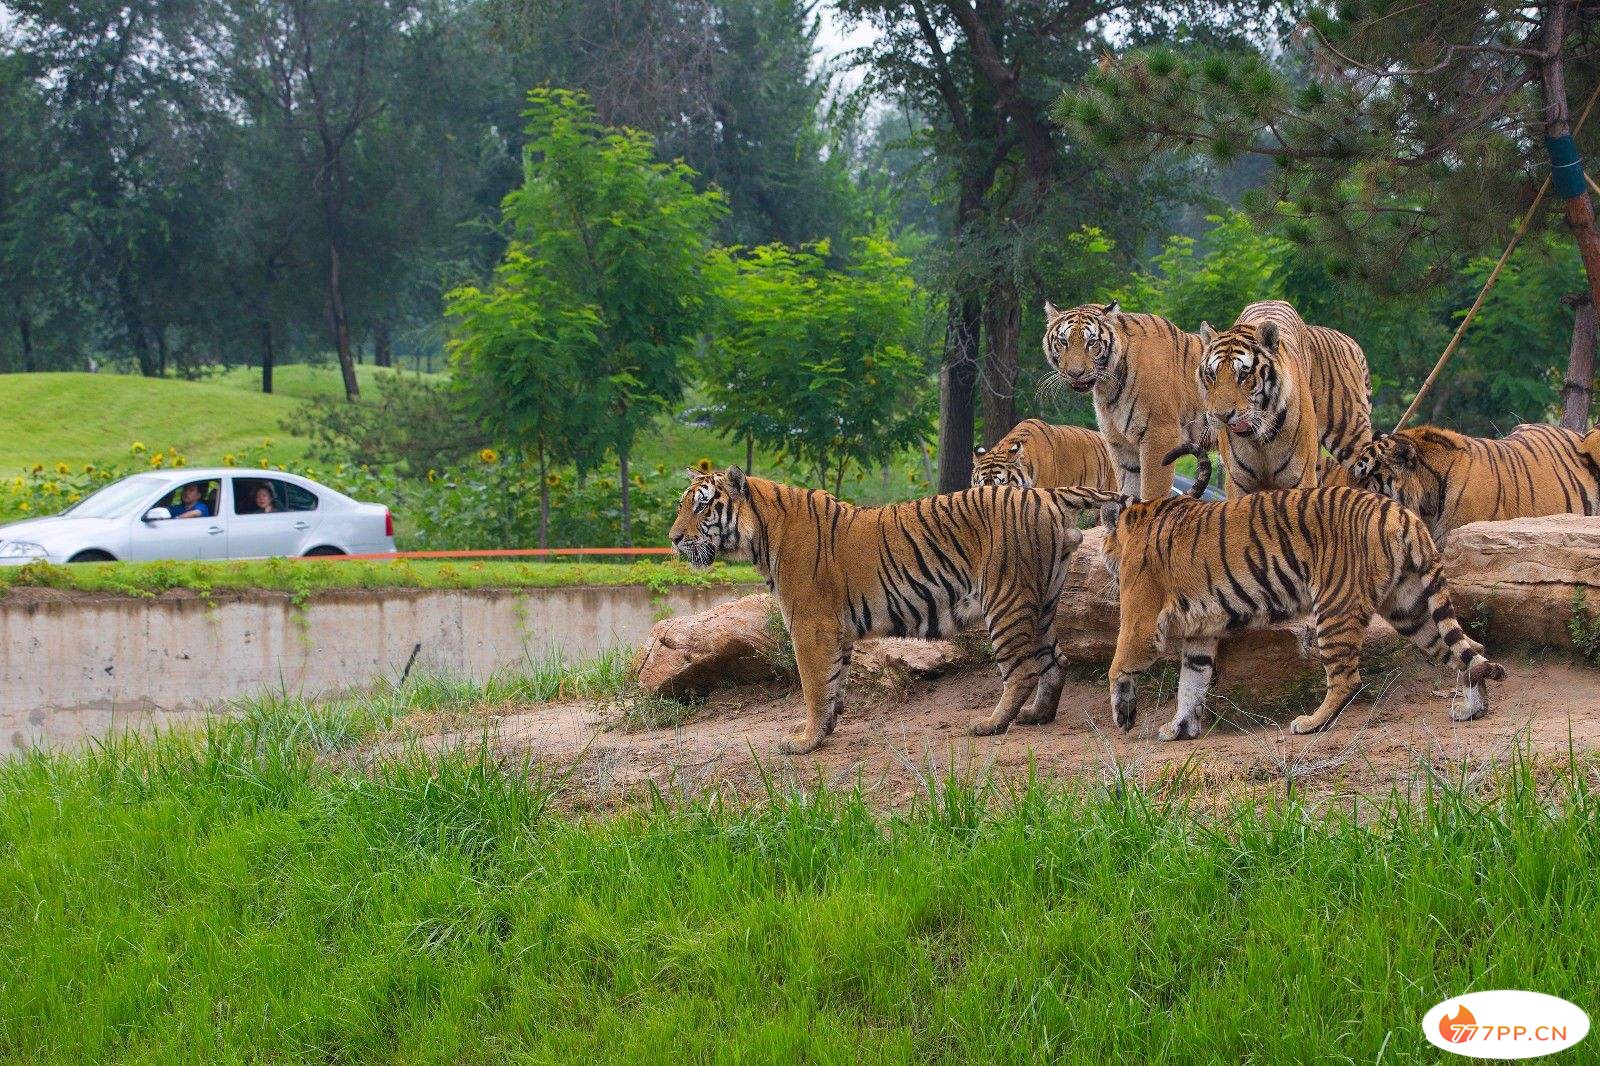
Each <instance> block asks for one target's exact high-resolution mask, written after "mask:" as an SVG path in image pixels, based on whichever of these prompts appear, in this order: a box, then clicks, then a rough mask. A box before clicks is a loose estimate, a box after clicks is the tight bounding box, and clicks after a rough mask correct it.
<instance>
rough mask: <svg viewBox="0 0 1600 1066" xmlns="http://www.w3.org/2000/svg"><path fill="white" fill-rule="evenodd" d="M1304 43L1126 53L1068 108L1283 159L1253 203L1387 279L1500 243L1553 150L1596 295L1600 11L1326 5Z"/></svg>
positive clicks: (1091, 120)
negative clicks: (1581, 124) (1593, 113)
mask: <svg viewBox="0 0 1600 1066" xmlns="http://www.w3.org/2000/svg"><path fill="white" fill-rule="evenodd" d="M1301 39H1302V40H1303V41H1304V45H1303V47H1302V48H1300V49H1298V50H1296V51H1295V52H1293V53H1292V56H1291V62H1288V63H1281V62H1278V61H1277V60H1276V58H1275V57H1271V56H1268V55H1264V54H1262V53H1260V52H1256V51H1249V50H1242V49H1239V50H1234V51H1232V52H1214V53H1211V54H1183V53H1178V52H1175V51H1173V50H1170V49H1166V48H1155V49H1150V50H1134V51H1130V52H1127V53H1125V54H1124V55H1123V56H1122V57H1121V58H1120V59H1117V60H1115V61H1111V62H1108V63H1107V64H1106V65H1105V66H1104V68H1103V69H1102V70H1100V71H1099V72H1098V73H1096V74H1095V75H1093V76H1092V77H1091V78H1089V79H1088V80H1087V82H1086V83H1085V85H1084V86H1083V87H1082V88H1081V89H1079V90H1077V91H1074V92H1071V93H1068V94H1067V95H1066V96H1064V97H1063V98H1062V100H1061V101H1060V104H1059V106H1058V109H1057V114H1058V116H1059V117H1061V118H1062V119H1063V120H1065V121H1068V122H1070V123H1072V124H1073V125H1074V127H1075V128H1076V129H1078V130H1080V131H1081V132H1082V133H1083V134H1084V135H1086V136H1087V137H1089V138H1091V139H1092V140H1093V141H1094V142H1095V143H1097V144H1099V145H1101V146H1102V147H1103V148H1107V149H1111V150H1114V151H1117V152H1120V153H1123V154H1125V155H1129V156H1134V157H1138V156H1142V155H1143V154H1144V153H1146V152H1148V151H1149V150H1151V149H1169V148H1171V149H1177V150H1180V151H1196V150H1201V149H1204V150H1207V151H1209V152H1210V153H1211V154H1212V155H1213V156H1214V157H1216V158H1219V159H1231V158H1234V157H1237V156H1240V155H1243V154H1257V155H1261V156H1264V157H1266V158H1269V159H1271V160H1272V161H1273V162H1274V163H1275V164H1277V171H1278V176H1277V179H1276V180H1275V182H1274V183H1273V185H1272V187H1271V189H1270V191H1269V193H1268V194H1267V195H1266V196H1263V197H1261V198H1260V199H1259V201H1258V203H1257V204H1256V207H1257V210H1258V213H1259V214H1260V215H1261V216H1263V217H1270V218H1271V219H1272V220H1274V221H1275V222H1277V223H1278V224H1279V225H1281V226H1282V228H1283V232H1284V233H1285V234H1286V235H1287V236H1289V237H1290V238H1291V239H1293V240H1295V241H1296V242H1297V243H1300V244H1303V245H1306V246H1309V247H1313V248H1316V249H1318V250H1319V251H1320V252H1321V253H1322V254H1323V255H1324V256H1325V257H1326V258H1327V259H1328V260H1329V262H1330V263H1331V265H1332V267H1333V269H1334V271H1335V273H1336V274H1338V275H1349V276H1353V277H1358V278H1361V279H1363V280H1364V281H1365V282H1366V283H1367V284H1368V285H1369V286H1370V287H1372V288H1374V289H1376V290H1379V291H1394V290H1395V289H1396V288H1405V287H1411V288H1428V287H1432V286H1437V285H1440V284H1442V283H1444V282H1445V281H1446V280H1447V279H1449V278H1450V277H1451V276H1452V274H1453V272H1454V270H1455V269H1456V267H1457V265H1458V264H1459V263H1460V261H1461V259H1462V258H1463V257H1464V256H1468V255H1475V254H1479V253H1482V252H1485V251H1498V250H1499V248H1500V247H1501V246H1502V245H1503V244H1504V243H1505V241H1506V238H1507V235H1508V233H1509V232H1510V230H1511V228H1512V223H1513V220H1515V219H1517V218H1518V217H1519V216H1520V215H1521V214H1522V213H1523V212H1525V211H1526V210H1527V209H1528V208H1529V205H1530V203H1531V201H1532V200H1533V198H1534V195H1535V191H1536V190H1537V189H1538V187H1539V185H1540V182H1541V179H1542V178H1543V177H1544V175H1546V174H1551V173H1552V172H1551V170H1549V169H1546V168H1547V167H1549V165H1550V163H1551V162H1552V161H1553V162H1554V163H1556V164H1557V165H1556V166H1555V168H1554V174H1553V188H1554V191H1555V194H1556V195H1555V199H1557V200H1560V201H1561V202H1562V204H1563V211H1564V214H1565V216H1566V221H1567V225H1568V228H1569V230H1570V232H1571V234H1572V236H1573V240H1574V244H1575V245H1576V247H1577V249H1578V252H1579V255H1580V258H1581V259H1582V262H1583V265H1584V269H1585V273H1586V277H1587V288H1588V290H1589V293H1590V298H1591V300H1593V299H1594V298H1595V297H1596V296H1597V295H1600V234H1597V233H1596V230H1595V225H1594V211H1593V206H1592V204H1591V203H1590V201H1589V197H1588V193H1587V191H1586V190H1585V189H1584V187H1583V178H1582V172H1581V167H1580V166H1578V165H1577V164H1576V158H1577V149H1576V147H1575V146H1574V143H1573V141H1572V131H1573V118H1572V114H1571V105H1570V103H1569V100H1568V94H1569V92H1571V93H1575V94H1576V99H1579V100H1584V99H1588V98H1589V97H1590V95H1591V94H1592V92H1593V90H1594V87H1595V81H1596V77H1597V73H1600V64H1597V63H1596V62H1595V59H1596V55H1597V54H1600V9H1597V8H1596V7H1595V6H1594V5H1593V4H1585V3H1579V2H1575V0H1548V2H1545V3H1541V4H1524V5H1511V4H1487V3H1469V4H1463V3H1455V2H1451V0H1422V2H1417V3H1408V4H1404V5H1397V4H1393V3H1384V2H1377V0H1373V2H1367V3H1341V4H1338V5H1336V6H1334V5H1321V4H1319V5H1314V6H1312V7H1311V9H1310V10H1309V11H1308V12H1307V17H1306V22H1305V33H1304V34H1303V35H1302V38H1301ZM1582 136H1583V142H1584V145H1585V146H1586V147H1587V148H1588V149H1589V151H1590V153H1591V154H1592V153H1593V152H1595V151H1596V150H1597V149H1600V116H1597V119H1596V121H1594V122H1592V123H1591V124H1590V125H1589V126H1588V127H1587V128H1586V129H1585V130H1584V132H1583V135H1582ZM1547 144H1548V145H1549V148H1548V152H1547V148H1546V145H1547ZM1547 221H1548V216H1547V215H1535V216H1534V222H1535V223H1537V224H1540V225H1542V224H1544V223H1546V222H1547ZM1551 310H1552V312H1553V311H1554V308H1552V309H1551ZM1580 347H1581V346H1574V354H1575V356H1576V355H1578V354H1579V353H1578V348H1580ZM1587 357H1588V362H1587V365H1580V362H1581V360H1578V359H1575V361H1574V362H1573V364H1572V365H1571V366H1570V367H1569V378H1568V382H1567V386H1566V390H1567V392H1568V395H1569V399H1571V397H1572V395H1573V394H1578V395H1580V396H1581V402H1571V403H1569V404H1568V406H1567V412H1568V413H1567V416H1566V421H1568V422H1569V423H1575V424H1574V426H1573V428H1580V427H1581V426H1582V425H1583V424H1584V421H1585V418H1586V412H1587V408H1588V406H1589V394H1590V390H1591V388H1592V378H1593V362H1592V358H1593V355H1592V352H1590V353H1587Z"/></svg>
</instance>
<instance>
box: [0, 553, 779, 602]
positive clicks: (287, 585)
mask: <svg viewBox="0 0 1600 1066" xmlns="http://www.w3.org/2000/svg"><path fill="white" fill-rule="evenodd" d="M760 580H761V578H760V575H758V574H757V573H756V572H755V570H754V568H752V567H748V566H726V565H723V564H717V565H716V566H713V567H712V568H711V569H710V570H693V569H691V568H690V567H689V566H688V565H687V564H684V563H682V562H679V561H677V560H663V561H659V562H657V561H640V562H635V563H620V562H617V563H593V562H578V561H572V562H536V563H529V562H511V561H500V560H477V559H459V560H435V559H399V560H395V561H392V562H384V561H368V560H358V561H354V562H341V561H339V560H337V559H266V560H251V561H240V562H204V563H199V562H155V563H78V564H75V565H72V566H50V565H49V564H31V565H28V566H15V567H0V596H3V595H4V594H5V593H6V592H9V591H10V590H11V589H14V588H53V589H66V590H70V591H75V592H110V593H116V594H118V595H128V596H154V595H157V594H158V593H161V592H165V591H167V590H168V589H193V590H195V591H196V592H201V593H211V592H217V591H221V590H224V589H271V590H276V591H282V592H293V593H295V594H296V595H310V594H313V593H315V592H317V591H318V590H321V589H350V588H445V589H454V588H556V587H560V586H574V585H645V586H648V587H650V588H653V589H667V588H677V587H683V586H703V585H731V584H750V583H755V582H759V581H760Z"/></svg>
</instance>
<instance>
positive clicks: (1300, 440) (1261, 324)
mask: <svg viewBox="0 0 1600 1066" xmlns="http://www.w3.org/2000/svg"><path fill="white" fill-rule="evenodd" d="M1200 332H1201V336H1202V337H1204V338H1205V354H1204V357H1203V359H1202V362H1201V365H1200V371H1199V385H1200V391H1201V393H1202V394H1203V395H1204V397H1205V406H1206V411H1207V414H1208V415H1209V417H1210V419H1211V421H1212V423H1213V426H1214V428H1215V430H1216V433H1217V436H1218V437H1219V438H1220V439H1219V441H1218V448H1219V450H1220V451H1221V453H1222V461H1223V465H1224V466H1225V467H1226V468H1227V471H1228V495H1229V496H1230V497H1232V496H1239V495H1243V494H1244V493H1247V492H1259V491H1261V490H1263V489H1292V488H1311V487H1314V486H1316V485H1317V484H1318V473H1317V458H1318V455H1319V454H1320V453H1319V446H1320V447H1322V448H1327V449H1328V451H1329V452H1331V453H1332V454H1333V457H1334V458H1335V459H1336V460H1338V461H1340V462H1344V461H1345V460H1346V459H1347V458H1348V457H1349V456H1350V454H1351V453H1352V452H1354V451H1355V449H1356V448H1358V447H1359V446H1361V445H1362V444H1365V443H1366V442H1367V441H1368V440H1370V439H1371V438H1372V399H1371V378H1370V375H1369V374H1368V372H1367V359H1366V356H1365V355H1364V354H1363V353H1362V351H1361V347H1360V346H1359V345H1357V344H1356V342H1355V341H1353V340H1351V339H1350V338H1349V337H1347V336H1345V335H1344V334H1343V333H1340V332H1338V331H1337V330H1331V329H1326V328H1324V327H1322V326H1308V325H1306V323H1305V322H1304V321H1303V320H1302V319H1301V318H1300V315H1299V314H1298V313H1297V312H1296V311H1295V309H1294V308H1293V307H1291V306H1290V305H1289V304H1287V303H1284V302H1283V301H1282V300H1263V301H1261V302H1260V303H1253V304H1251V305H1250V306H1249V307H1246V308H1245V309H1244V310H1243V311H1241V312H1240V313H1239V317H1238V319H1237V320H1236V321H1235V322H1234V324H1233V325H1232V326H1229V327H1228V328H1227V329H1225V330H1223V331H1222V332H1221V333H1216V332H1214V331H1213V330H1212V329H1211V327H1210V326H1209V325H1202V326H1201V329H1200Z"/></svg>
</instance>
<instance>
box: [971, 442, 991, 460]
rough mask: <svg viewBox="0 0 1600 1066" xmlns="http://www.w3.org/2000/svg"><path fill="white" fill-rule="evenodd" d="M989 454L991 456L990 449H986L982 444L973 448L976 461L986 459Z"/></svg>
mask: <svg viewBox="0 0 1600 1066" xmlns="http://www.w3.org/2000/svg"><path fill="white" fill-rule="evenodd" d="M988 454H989V449H988V448H985V447H984V446H983V445H981V444H974V445H973V446H972V455H973V458H976V459H981V458H983V457H984V456H985V455H988Z"/></svg>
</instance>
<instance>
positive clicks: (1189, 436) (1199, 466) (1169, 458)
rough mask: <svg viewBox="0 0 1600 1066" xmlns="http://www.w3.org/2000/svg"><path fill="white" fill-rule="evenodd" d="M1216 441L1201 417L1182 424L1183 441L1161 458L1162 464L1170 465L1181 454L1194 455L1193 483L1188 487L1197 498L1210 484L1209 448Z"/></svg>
mask: <svg viewBox="0 0 1600 1066" xmlns="http://www.w3.org/2000/svg"><path fill="white" fill-rule="evenodd" d="M1216 443H1217V442H1216V438H1215V437H1214V436H1213V435H1212V434H1211V432H1210V431H1209V428H1208V427H1207V425H1206V422H1205V420H1204V419H1201V420H1200V421H1197V422H1191V423H1189V424H1188V425H1186V426H1184V427H1183V443H1182V444H1180V445H1178V446H1177V447H1176V448H1174V449H1172V450H1171V451H1170V452H1168V453H1167V454H1166V455H1164V456H1162V458H1161V465H1162V466H1171V465H1172V464H1173V463H1175V462H1177V461H1178V459H1179V458H1180V457H1181V456H1185V455H1192V456H1194V484H1193V485H1192V486H1190V488H1189V495H1191V496H1193V497H1194V498H1195V499H1197V500H1198V499H1200V498H1201V497H1202V496H1204V495H1205V493H1206V487H1207V486H1208V485H1210V484H1211V449H1212V448H1214V447H1216Z"/></svg>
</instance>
